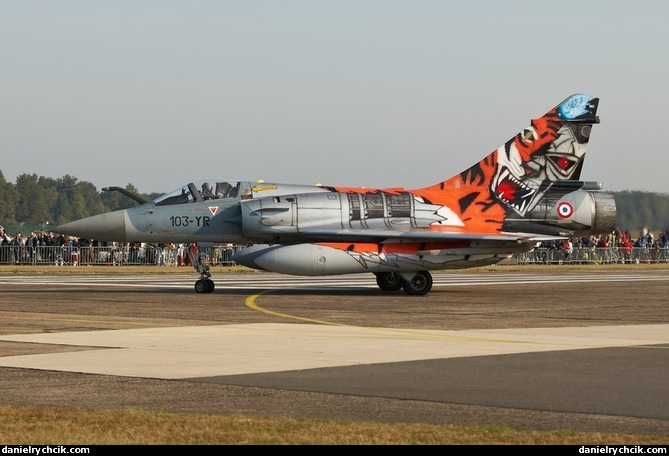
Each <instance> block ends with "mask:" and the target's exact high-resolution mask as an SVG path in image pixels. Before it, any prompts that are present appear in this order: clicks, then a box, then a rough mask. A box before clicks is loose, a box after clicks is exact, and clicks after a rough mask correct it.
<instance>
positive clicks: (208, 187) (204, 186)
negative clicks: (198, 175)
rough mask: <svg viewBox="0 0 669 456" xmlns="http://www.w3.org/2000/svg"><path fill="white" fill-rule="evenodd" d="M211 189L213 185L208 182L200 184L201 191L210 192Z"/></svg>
mask: <svg viewBox="0 0 669 456" xmlns="http://www.w3.org/2000/svg"><path fill="white" fill-rule="evenodd" d="M213 191H214V187H213V186H212V185H211V184H210V183H209V182H205V183H204V184H202V193H212V192H213Z"/></svg>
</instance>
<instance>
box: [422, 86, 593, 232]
mask: <svg viewBox="0 0 669 456" xmlns="http://www.w3.org/2000/svg"><path fill="white" fill-rule="evenodd" d="M598 101H599V99H597V98H592V97H589V96H587V95H572V96H571V97H569V98H568V99H566V100H565V101H563V102H562V103H561V104H559V105H558V106H556V107H555V108H553V109H551V110H550V111H548V112H547V113H546V114H545V115H543V116H542V117H540V118H538V119H533V120H532V121H531V122H530V126H529V127H527V128H525V129H524V130H523V131H522V132H520V133H518V134H517V135H516V136H514V137H513V138H511V139H510V140H509V141H507V142H506V143H505V144H504V145H503V146H501V147H500V148H498V149H496V150H495V151H493V152H492V153H491V154H490V155H488V156H486V157H485V158H483V159H482V160H481V161H479V162H478V163H477V164H475V165H474V166H472V167H470V168H469V169H467V170H466V171H463V172H462V173H460V174H458V175H456V176H454V177H452V178H451V179H449V180H446V181H444V182H442V183H441V184H437V185H435V186H432V187H428V188H425V189H421V190H419V191H417V192H416V193H417V194H419V195H420V196H421V197H423V198H425V199H427V200H429V201H431V202H433V203H436V202H444V204H445V206H447V207H449V208H450V209H451V210H453V211H454V212H455V213H457V214H458V216H459V218H460V221H462V223H463V224H464V225H466V226H469V227H471V228H476V229H479V230H480V231H482V232H491V231H500V230H501V229H502V227H503V225H504V220H505V219H507V217H513V218H516V219H517V218H523V217H526V216H527V215H528V214H530V212H531V211H532V210H534V209H535V208H536V207H537V206H538V205H539V204H540V202H541V201H542V200H544V199H545V197H546V194H547V193H548V192H549V190H551V188H552V187H553V186H554V184H555V182H557V181H566V180H578V179H579V177H580V173H581V168H582V166H583V160H584V158H585V153H586V149H587V144H588V140H589V138H590V131H591V128H592V124H593V123H597V122H598V119H597V117H596V116H595V113H596V110H597V104H598ZM564 193H566V190H565V191H564ZM555 196H556V194H555V190H553V195H552V197H555ZM440 224H441V225H444V224H450V223H448V222H445V223H444V222H440ZM451 225H453V224H451Z"/></svg>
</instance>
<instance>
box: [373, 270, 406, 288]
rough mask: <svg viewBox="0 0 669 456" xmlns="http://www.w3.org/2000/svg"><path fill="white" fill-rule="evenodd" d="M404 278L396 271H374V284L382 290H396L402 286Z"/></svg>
mask: <svg viewBox="0 0 669 456" xmlns="http://www.w3.org/2000/svg"><path fill="white" fill-rule="evenodd" d="M403 283H404V280H402V277H400V275H399V274H398V273H397V272H378V273H376V284H377V285H378V286H379V288H380V289H382V290H383V291H397V290H399V289H400V288H402V284H403Z"/></svg>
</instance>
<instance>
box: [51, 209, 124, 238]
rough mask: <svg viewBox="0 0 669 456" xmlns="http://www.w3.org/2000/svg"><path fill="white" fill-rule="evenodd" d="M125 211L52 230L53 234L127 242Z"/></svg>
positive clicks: (93, 217) (97, 216)
mask: <svg viewBox="0 0 669 456" xmlns="http://www.w3.org/2000/svg"><path fill="white" fill-rule="evenodd" d="M126 220H127V211H125V210H122V211H114V212H108V213H106V214H100V215H94V216H92V217H87V218H84V219H81V220H76V221H74V222H70V223H65V224H64V225H59V226H57V227H56V228H54V230H53V231H54V232H56V233H60V234H68V235H70V236H76V237H82V238H86V239H97V240H99V241H127V240H128V239H126Z"/></svg>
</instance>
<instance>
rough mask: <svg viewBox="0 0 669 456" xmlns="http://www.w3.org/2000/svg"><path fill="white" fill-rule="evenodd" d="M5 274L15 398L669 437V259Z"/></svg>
mask: <svg viewBox="0 0 669 456" xmlns="http://www.w3.org/2000/svg"><path fill="white" fill-rule="evenodd" d="M195 278H196V277H195V275H194V274H169V275H119V274H113V275H106V274H95V275H85V274H82V275H76V274H74V275H72V274H68V275H58V276H55V275H40V276H27V275H6V274H1V273H0V288H1V289H2V290H3V292H2V293H0V306H1V307H0V309H1V310H0V320H2V322H3V329H2V331H1V333H0V388H2V390H3V391H6V392H7V393H8V394H4V395H3V398H2V399H0V403H8V404H30V405H59V406H85V407H94V408H118V407H139V408H148V409H155V410H170V411H197V412H202V413H249V414H261V415H271V416H276V415H280V416H293V417H316V418H341V419H355V420H366V421H400V422H401V421H405V422H427V423H435V424H480V425H481V424H483V425H487V424H495V425H509V426H513V427H516V428H522V429H574V430H593V431H599V432H629V433H647V434H667V433H669V399H668V398H669V382H667V381H666V379H667V378H669V376H668V374H669V362H668V361H669V299H668V296H669V294H668V292H669V269H667V268H664V269H663V268H653V269H643V270H641V269H638V270H634V269H625V270H616V271H604V270H602V271H594V270H593V268H590V267H586V268H585V269H584V271H582V272H581V271H579V272H574V271H569V272H561V271H560V270H559V267H556V269H555V270H554V271H551V272H545V271H544V272H532V271H531V270H527V269H526V270H523V271H522V272H521V271H515V270H510V271H508V272H507V270H505V269H503V268H500V270H499V271H494V272H457V273H441V274H435V275H434V278H435V280H434V288H433V291H432V292H431V293H430V294H429V295H428V296H424V297H409V296H406V295H404V294H403V293H402V292H398V293H387V292H382V291H380V290H379V289H378V288H377V287H376V284H375V283H374V280H373V276H371V275H352V276H336V277H330V278H323V277H318V278H300V277H293V276H283V275H276V274H265V273H250V274H221V275H219V276H216V275H215V276H214V277H213V279H214V280H215V281H216V290H215V292H214V293H212V294H208V295H206V294H205V295H201V294H196V293H194V291H193V283H194V280H195Z"/></svg>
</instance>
